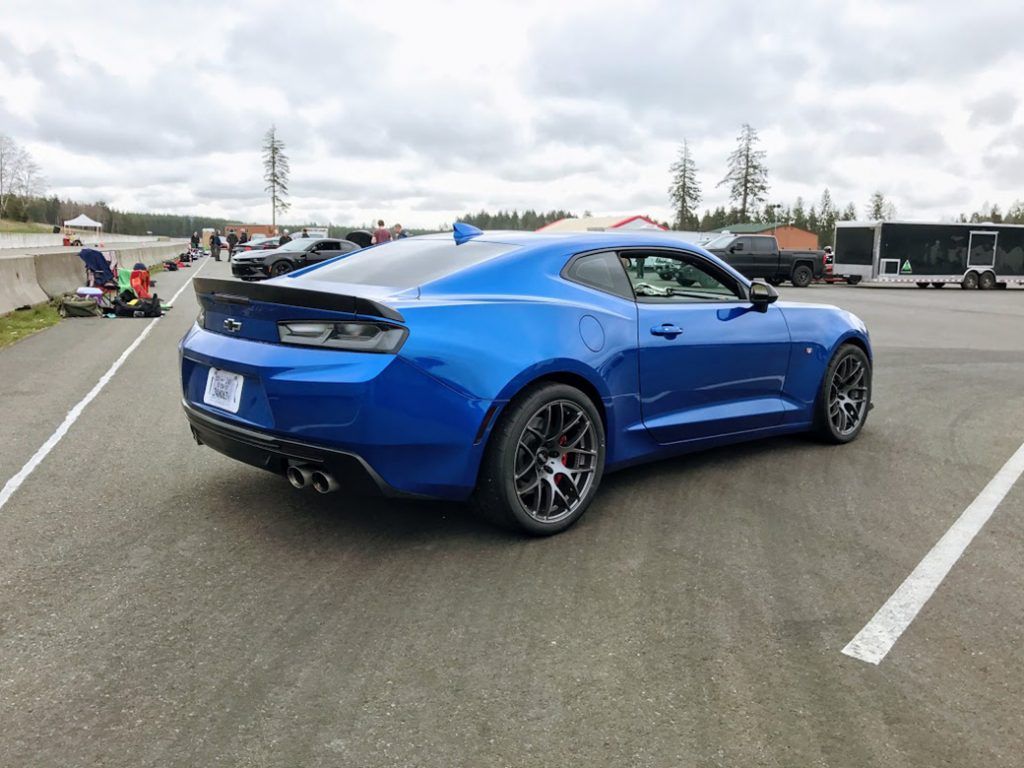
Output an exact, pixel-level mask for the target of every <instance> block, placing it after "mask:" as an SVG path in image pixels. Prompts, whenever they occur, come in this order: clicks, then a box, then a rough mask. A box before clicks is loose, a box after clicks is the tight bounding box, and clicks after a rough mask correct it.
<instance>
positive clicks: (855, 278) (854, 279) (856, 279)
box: [846, 275, 861, 285]
mask: <svg viewBox="0 0 1024 768" xmlns="http://www.w3.org/2000/svg"><path fill="white" fill-rule="evenodd" d="M860 280H861V276H860V275H850V276H849V277H848V278H846V284H847V285H858V284H859V283H860Z"/></svg>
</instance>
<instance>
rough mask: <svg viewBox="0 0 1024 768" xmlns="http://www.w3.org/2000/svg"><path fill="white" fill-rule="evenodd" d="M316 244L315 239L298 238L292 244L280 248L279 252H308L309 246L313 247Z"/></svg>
mask: <svg viewBox="0 0 1024 768" xmlns="http://www.w3.org/2000/svg"><path fill="white" fill-rule="evenodd" d="M315 242H316V240H313V239H311V238H308V237H299V238H296V239H295V240H292V241H291V242H288V243H285V244H284V245H282V246H281V247H280V248H278V250H279V251H304V250H306V249H307V248H308V247H309V246H311V245H312V244H313V243H315Z"/></svg>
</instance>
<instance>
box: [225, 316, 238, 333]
mask: <svg viewBox="0 0 1024 768" xmlns="http://www.w3.org/2000/svg"><path fill="white" fill-rule="evenodd" d="M224 330H225V331H228V332H229V333H238V332H239V331H240V330H242V324H241V323H240V322H239V321H238V320H235V319H234V318H233V317H229V318H228V319H227V320H225V321H224Z"/></svg>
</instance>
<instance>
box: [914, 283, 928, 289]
mask: <svg viewBox="0 0 1024 768" xmlns="http://www.w3.org/2000/svg"><path fill="white" fill-rule="evenodd" d="M929 285H931V283H918V284H917V287H918V288H927V287H928V286H929Z"/></svg>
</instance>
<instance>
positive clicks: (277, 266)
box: [270, 260, 295, 277]
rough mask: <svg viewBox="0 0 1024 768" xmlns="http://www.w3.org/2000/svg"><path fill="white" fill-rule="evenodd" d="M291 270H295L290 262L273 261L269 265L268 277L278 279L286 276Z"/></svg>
mask: <svg viewBox="0 0 1024 768" xmlns="http://www.w3.org/2000/svg"><path fill="white" fill-rule="evenodd" d="M293 269H295V267H294V266H293V265H292V263H291V262H290V261H284V260H282V261H275V262H274V263H273V264H271V265H270V276H271V277H280V276H281V275H287V274H288V273H289V272H291V271H292V270H293Z"/></svg>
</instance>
